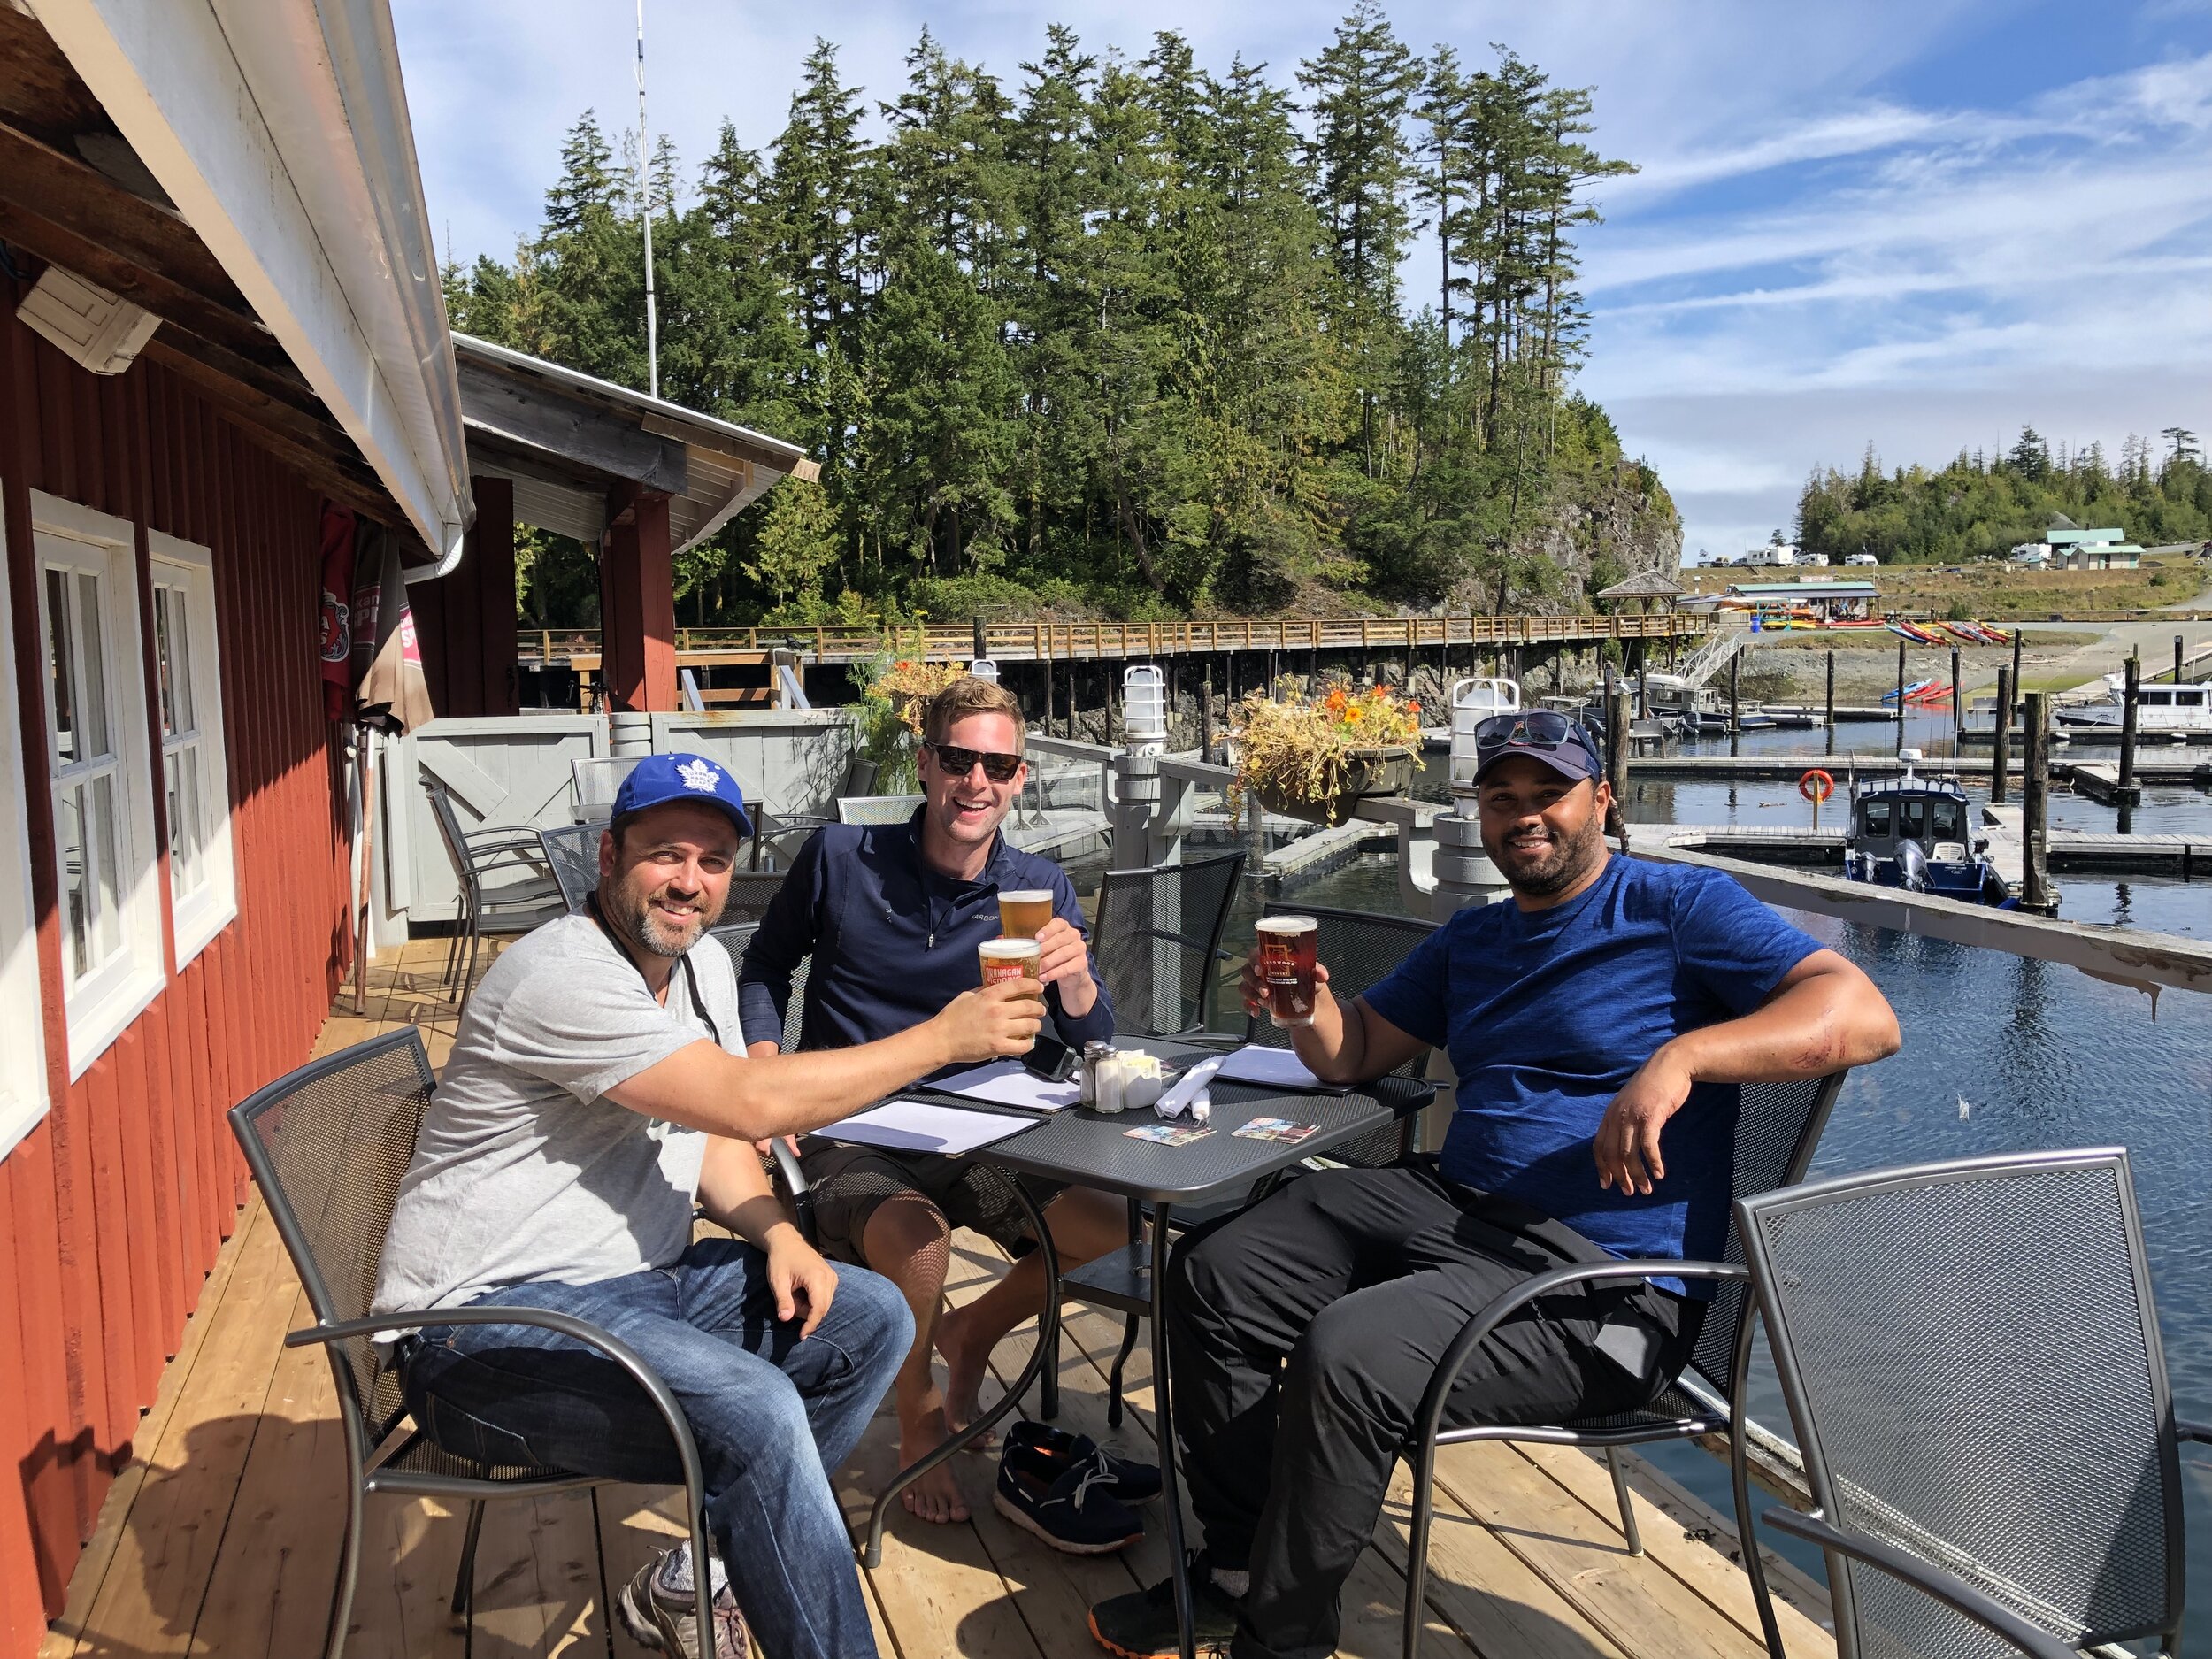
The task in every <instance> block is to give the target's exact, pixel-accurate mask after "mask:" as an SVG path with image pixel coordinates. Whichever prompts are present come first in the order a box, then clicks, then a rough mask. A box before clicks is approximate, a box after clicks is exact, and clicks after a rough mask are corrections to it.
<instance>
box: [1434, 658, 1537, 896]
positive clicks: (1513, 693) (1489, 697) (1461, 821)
mask: <svg viewBox="0 0 2212 1659" xmlns="http://www.w3.org/2000/svg"><path fill="white" fill-rule="evenodd" d="M1451 704H1452V761H1451V787H1452V810H1450V811H1448V812H1440V813H1438V814H1437V815H1436V819H1435V822H1434V825H1433V826H1432V828H1433V832H1434V833H1435V836H1436V857H1435V864H1434V866H1433V868H1434V871H1435V875H1436V889H1435V892H1434V893H1433V895H1432V897H1431V903H1432V905H1433V906H1434V910H1433V914H1434V916H1435V918H1436V919H1437V920H1439V921H1442V920H1444V919H1445V918H1448V917H1449V916H1450V915H1451V913H1452V912H1453V911H1454V910H1460V909H1462V908H1463V907H1464V906H1466V905H1470V904H1488V903H1490V902H1493V901H1494V900H1496V899H1500V898H1502V897H1504V896H1505V894H1506V892H1507V887H1506V884H1505V878H1504V877H1503V876H1502V875H1501V874H1499V873H1498V867H1497V865H1496V864H1493V863H1491V862H1490V856H1489V854H1487V853H1486V852H1484V851H1483V849H1482V828H1481V826H1480V825H1479V823H1478V822H1477V820H1476V814H1475V767H1476V764H1477V762H1476V759H1475V728H1476V727H1477V726H1480V725H1481V724H1482V723H1483V722H1484V721H1485V720H1486V719H1488V718H1490V717H1491V716H1492V715H1494V714H1511V713H1513V712H1514V711H1515V710H1517V709H1518V708H1519V707H1520V706H1521V688H1520V687H1519V686H1518V685H1517V683H1516V682H1515V681H1513V680H1506V679H1503V678H1501V677H1486V676H1475V677H1471V678H1469V679H1466V680H1459V681H1456V682H1455V684H1454V685H1453V687H1452V695H1451Z"/></svg>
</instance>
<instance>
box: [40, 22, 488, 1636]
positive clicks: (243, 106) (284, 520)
mask: <svg viewBox="0 0 2212 1659" xmlns="http://www.w3.org/2000/svg"><path fill="white" fill-rule="evenodd" d="M29 10H30V12H35V17H34V16H32V15H27V13H26V12H25V10H23V9H22V8H20V7H19V6H17V5H16V4H12V0H0V549H4V560H0V617H4V618H5V619H6V623H7V626H6V627H5V628H4V629H0V687H5V688H6V689H7V690H8V691H9V692H10V693H11V694H12V695H10V697H9V699H8V701H9V703H10V704H11V710H10V714H9V716H8V717H7V718H0V1471H4V1478H0V1659H18V1656H19V1655H30V1654H32V1653H34V1652H35V1650H36V1649H37V1648H38V1647H39V1644H40V1641H41V1640H42V1637H43V1635H44V1633H45V1629H46V1621H47V1620H48V1618H49V1617H51V1616H52V1615H53V1613H54V1612H56V1611H57V1610H58V1609H59V1607H60V1605H61V1599H62V1596H63V1594H64V1590H65V1586H66V1584H67V1581H68V1578H69V1574H70V1571H71V1569H72V1567H73V1564H74V1563H75V1560H76V1557H77V1555H78V1551H79V1548H80V1547H81V1542H82V1540H84V1539H85V1538H86V1537H87V1535H88V1532H90V1530H91V1528H92V1526H93V1525H94V1522H95V1519H96V1516H97V1514H98V1511H99V1509H100V1504H101V1502H102V1498H103V1496H104V1494H105V1493H106V1491H107V1489H108V1486H109V1485H110V1483H111V1479H112V1476H113V1474H114V1472H115V1471H116V1470H117V1469H118V1468H119V1467H120V1466H121V1465H122V1463H124V1462H125V1461H126V1460H127V1458H128V1456H129V1455H130V1451H131V1443H132V1437H133V1433H134V1428H135V1425H136V1424H137V1422H138V1419H139V1416H140V1413H141V1412H142V1409H144V1408H145V1407H146V1406H147V1405H148V1404H149V1403H150V1401H151V1400H152V1398H153V1395H154V1391H155V1387H156V1385H157V1381H158V1379H159V1378H160V1375H161V1371H162V1367H163V1364H164V1363H165V1360H166V1359H167V1358H168V1356H170V1354H171V1353H172V1352H173V1349H174V1348H175V1347H176V1345H177V1341H178V1339H179V1336H180V1333H181V1331H182V1329H183V1326H184V1324H185V1320H186V1317H187V1316H188V1313H189V1312H190V1310H191V1309H192V1307H193V1305H194V1302H195V1300H196V1296H197V1294H198V1291H199V1286H200V1283H201V1280H202V1279H203V1277H204V1274H205V1273H206V1271H207V1270H208V1268H209V1266H210V1264H211V1262H212V1261H213V1259H214V1257H215V1255H216V1252H217V1250H218V1248H219V1246H220V1244H221V1242H222V1240H223V1239H224V1238H225V1237H226V1236H227V1234H228V1233H230V1232H231V1231H232V1230H233V1228H234V1225H235V1220H236V1217H237V1214H238V1208H239V1204H240V1202H241V1201H242V1198H243V1197H244V1196H245V1194H246V1187H245V1177H244V1173H243V1170H242V1165H241V1164H240V1161H239V1159H238V1157H237V1156H236V1153H235V1152H234V1148H233V1147H232V1145H231V1142H230V1139H229V1136H228V1134H227V1129H226V1125H224V1122H223V1118H222V1114H223V1112H224V1111H225V1110H226V1109H227V1107H228V1106H230V1105H231V1104H232V1103H233V1102H235V1101H237V1100H239V1099H240V1098H242V1096H243V1095H244V1094H247V1093H248V1092H249V1091H250V1090H251V1089H253V1088H254V1087H257V1086H258V1085H259V1084H261V1083H263V1082H265V1081H266V1080H268V1079H271V1078H273V1077H275V1076H277V1075H278V1074H280V1072H282V1071H286V1070H287V1069H288V1068H290V1067H291V1066H294V1065H296V1064H298V1063H299V1062H300V1061H301V1060H303V1058H305V1057H306V1056H307V1054H308V1051H309V1048H310V1046H311V1043H312V1042H313V1041H314V1038H315V1034H316V1032H317V1030H318V1027H319V1025H320V1023H321V1021H322V1019H323V1018H324V1016H325V1014H326V1012H327V1010H328V1008H329V1004H330V1000H331V996H332V993H333V990H334V986H335V984H336V981H337V976H338V974H339V972H340V970H341V966H342V963H343V962H344V960H345V958H346V956H347V954H348V950H349V940H348V936H347V918H348V915H349V904H348V900H347V893H348V887H349V858H350V849H349V839H348V834H347V818H346V810H345V805H344V802H345V787H344V765H345V762H344V758H343V735H342V731H341V728H339V727H338V726H333V725H331V724H328V723H326V720H325V718H324V714H323V710H322V704H321V695H320V687H319V671H320V664H319V653H318V649H317V639H316V626H317V619H318V608H319V603H318V602H319V596H320V580H319V575H320V565H319V527H320V520H321V516H322V512H323V508H324V503H326V502H332V503H339V504H342V505H344V506H347V507H350V508H352V509H353V510H354V511H357V513H360V514H362V515H365V517H367V518H371V519H373V520H376V521H379V522H380V523H382V524H384V525H386V526H389V527H390V529H391V530H392V532H393V533H394V534H398V535H400V536H402V537H403V538H404V539H405V542H406V545H407V546H408V548H409V549H410V554H409V557H410V558H411V562H412V564H413V565H414V566H415V569H416V572H417V573H419V574H424V575H428V576H431V577H433V578H434V579H435V585H436V587H438V588H442V589H444V590H445V591H444V594H443V595H442V599H443V611H444V614H445V615H446V616H447V617H448V618H450V617H451V616H453V615H456V614H463V615H467V616H471V617H476V616H481V617H483V618H486V621H485V624H484V626H483V630H482V632H484V633H490V634H494V635H495V634H496V630H497V627H498V626H500V625H502V624H503V626H504V627H505V628H506V630H507V641H508V657H507V661H508V662H510V663H511V660H512V611H513V603H512V595H513V586H512V582H513V575H512V549H511V542H510V543H509V544H508V545H506V546H504V547H492V546H480V545H478V543H479V542H480V541H484V540H488V539H500V538H503V537H504V536H505V535H506V534H507V532H508V531H509V529H510V527H511V517H510V515H509V513H508V511H506V508H507V501H506V491H507V486H506V485H505V484H504V482H503V481H501V482H500V483H498V484H495V485H494V486H493V487H492V488H489V489H488V491H487V495H488V496H490V497H492V498H494V499H495V501H496V502H497V503H498V508H499V510H498V511H495V512H493V513H492V514H489V515H488V518H487V525H486V530H487V533H488V535H487V536H486V537H479V536H475V535H472V534H469V531H468V526H469V525H470V523H471V518H472V511H473V509H472V491H471V488H470V481H469V477H468V472H467V463H466V451H465V439H464V436H463V425H462V417H461V405H460V395H459V388H458V384H457V373H456V369H455V365H454V357H453V350H452V345H451V341H450V338H449V334H448V332H447V326H446V319H445V312H444V307H443V303H442V299H441V297H440V295H439V289H438V283H437V280H436V267H435V265H434V260H433V257H432V252H431V249H430V247H429V244H428V239H427V236H426V218H427V216H426V213H425V211H424V206H423V201H422V193H421V186H420V182H419V178H418V177H417V174H416V170H415V160H414V152H413V147H412V139H411V132H410V127H409V124H408V118H407V110H406V104H405V100H404V96H403V92H402V90H401V88H400V82H399V76H398V70H397V62H396V50H395V48H394V45H393V42H392V36H391V27H390V20H389V18H388V15H387V13H386V12H385V9H384V7H383V5H382V4H379V3H377V0H370V3H369V4H347V5H335V6H334V5H328V4H321V5H319V4H313V3H312V0H250V3H248V0H162V3H161V4H157V5H145V4H130V3H128V0H38V4H35V6H33V7H31V8H29ZM149 331H150V332H149ZM449 632H450V630H449ZM480 643H481V635H480V637H479V638H478V639H477V640H474V641H465V640H464V641H453V643H452V649H451V650H450V651H449V654H448V660H447V661H446V662H444V663H442V664H441V673H442V679H443V680H445V681H446V682H447V683H448V684H449V686H450V687H454V688H455V695H456V696H457V699H458V701H459V702H460V703H462V704H463V705H464V706H467V705H470V704H473V705H475V710H476V711H483V710H496V708H497V707H498V706H499V701H500V699H501V697H502V696H503V695H506V696H509V697H511V692H510V693H505V694H503V693H502V692H501V691H500V687H501V686H502V685H503V684H505V683H506V675H505V672H504V670H503V669H501V668H500V667H498V666H497V664H496V662H495V664H494V667H493V669H492V671H491V672H482V671H481V669H480V664H479V661H478V659H479V658H480V657H481V655H482V653H481V651H480V649H479V648H480ZM464 662H465V663H467V664H469V667H468V668H467V669H466V671H464V670H463V669H462V668H461V667H460V666H459V664H463V663H464ZM448 670H450V671H451V672H447V671H448ZM472 676H473V682H472V683H473V684H474V686H475V687H476V688H474V689H470V690H462V689H461V687H463V686H464V682H468V681H471V677H472Z"/></svg>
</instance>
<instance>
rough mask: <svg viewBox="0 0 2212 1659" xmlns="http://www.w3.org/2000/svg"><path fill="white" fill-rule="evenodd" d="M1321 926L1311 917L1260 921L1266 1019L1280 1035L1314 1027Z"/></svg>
mask: <svg viewBox="0 0 2212 1659" xmlns="http://www.w3.org/2000/svg"><path fill="white" fill-rule="evenodd" d="M1320 926H1321V924H1320V923H1319V922H1317V921H1316V920H1315V919H1314V918H1312V917H1310V916H1265V917H1262V918H1260V923H1259V928H1258V932H1259V943H1260V980H1261V982H1262V983H1263V985H1265V986H1266V987H1267V1018H1268V1019H1269V1020H1270V1021H1271V1023H1272V1024H1273V1025H1274V1026H1275V1027H1276V1029H1277V1030H1279V1031H1288V1030H1292V1029H1294V1028H1295V1027H1297V1026H1300V1025H1312V1024H1313V1001H1314V977H1313V962H1314V956H1313V948H1314V941H1315V937H1316V935H1317V933H1318V932H1319V930H1320Z"/></svg>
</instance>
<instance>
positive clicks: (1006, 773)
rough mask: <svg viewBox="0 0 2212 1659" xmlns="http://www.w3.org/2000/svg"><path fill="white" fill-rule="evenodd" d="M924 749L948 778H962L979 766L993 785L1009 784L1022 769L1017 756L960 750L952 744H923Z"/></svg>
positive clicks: (991, 751)
mask: <svg viewBox="0 0 2212 1659" xmlns="http://www.w3.org/2000/svg"><path fill="white" fill-rule="evenodd" d="M922 747H923V748H924V749H928V750H929V751H930V752H931V753H932V754H933V755H935V756H936V757H937V764H938V765H939V766H941V767H942V768H943V769H944V771H945V772H947V773H948V774H949V775H950V776H952V777H955V778H964V777H966V776H967V775H968V774H969V773H970V772H973V771H974V770H975V769H976V767H977V766H978V765H979V764H980V765H981V766H982V768H983V775H984V776H985V777H986V778H988V779H989V780H991V781H992V782H993V783H1011V782H1013V780H1014V774H1015V773H1016V772H1019V771H1020V770H1021V769H1022V757H1020V756H1019V755H1002V754H998V753H996V752H995V751H993V750H990V749H962V748H960V747H958V746H957V745H956V744H952V743H925V744H923V745H922Z"/></svg>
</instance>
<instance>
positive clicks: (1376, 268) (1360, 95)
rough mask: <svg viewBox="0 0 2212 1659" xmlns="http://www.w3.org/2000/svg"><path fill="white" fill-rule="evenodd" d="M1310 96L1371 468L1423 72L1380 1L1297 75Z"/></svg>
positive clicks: (1316, 169) (1370, 2) (1354, 17)
mask: <svg viewBox="0 0 2212 1659" xmlns="http://www.w3.org/2000/svg"><path fill="white" fill-rule="evenodd" d="M1298 84H1299V85H1300V86H1302V87H1303V88H1306V90H1307V91H1308V92H1309V93H1310V94H1311V95H1312V98H1313V101H1312V103H1311V104H1310V105H1309V106H1308V109H1309V112H1310V115H1311V116H1312V119H1313V136H1312V138H1311V140H1310V142H1309V145H1308V149H1307V161H1308V165H1309V167H1310V171H1311V174H1312V179H1313V184H1312V189H1313V193H1314V200H1315V203H1316V204H1317V206H1319V208H1320V209H1321V213H1322V217H1323V218H1324V219H1326V220H1327V221H1328V225H1329V229H1330V231H1331V233H1332V234H1333V237H1334V240H1335V243H1336V272H1337V279H1338V282H1339V285H1340V298H1339V301H1338V304H1337V306H1336V308H1335V309H1336V312H1337V319H1338V323H1339V326H1340V328H1341V329H1342V331H1343V333H1344V335H1345V337H1346V339H1347V340H1348V341H1349V342H1351V350H1352V354H1353V357H1354V361H1355V364H1356V373H1357V374H1358V376H1359V380H1360V384H1359V391H1358V396H1359V426H1360V447H1361V450H1362V455H1363V461H1364V464H1365V466H1366V469H1367V471H1368V472H1369V473H1370V475H1372V473H1373V472H1374V470H1375V392H1374V388H1373V387H1372V385H1371V380H1372V379H1373V378H1374V377H1375V375H1376V374H1377V373H1378V372H1379V369H1380V366H1381V364H1382V362H1383V361H1384V360H1385V358H1386V356H1387V354H1388V352H1389V349H1390V343H1391V342H1390V339H1389V335H1390V333H1391V330H1392V329H1393V328H1394V326H1395V325H1396V323H1397V320H1398V262H1399V257H1400V256H1401V254H1402V252H1403V250H1404V243H1405V237H1406V232H1407V228H1408V226H1409V222H1410V218H1411V215H1410V212H1409V208H1408V206H1407V190H1408V187H1409V184H1410V183H1411V179H1412V171H1413V157H1412V149H1411V146H1410V145H1409V143H1408V142H1407V138H1406V132H1405V117H1406V111H1407V107H1408V104H1409V101H1410V99H1411V97H1412V95H1413V93H1414V90H1415V89H1416V88H1417V87H1418V86H1419V85H1420V84H1421V65H1420V64H1419V62H1418V61H1417V59H1416V58H1414V56H1413V54H1412V53H1411V52H1410V51H1409V50H1407V49H1406V47H1405V45H1404V43H1403V42H1401V41H1400V40H1399V39H1398V37H1397V35H1395V34H1394V33H1393V32H1392V29H1391V27H1390V20H1389V19H1387V18H1386V17H1385V16H1384V15H1383V10H1382V5H1381V3H1380V0H1356V4H1354V6H1353V8H1352V10H1351V12H1349V13H1348V14H1347V15H1346V17H1345V19H1344V20H1343V21H1342V22H1340V23H1339V24H1338V25H1337V28H1336V37H1335V39H1333V41H1331V42H1330V43H1329V44H1328V46H1327V47H1325V49H1324V50H1322V51H1321V52H1320V54H1319V55H1318V56H1317V57H1315V58H1310V59H1308V60H1307V61H1306V62H1304V63H1302V64H1301V65H1299V68H1298Z"/></svg>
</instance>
